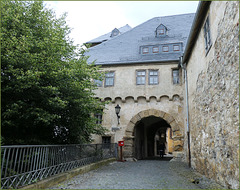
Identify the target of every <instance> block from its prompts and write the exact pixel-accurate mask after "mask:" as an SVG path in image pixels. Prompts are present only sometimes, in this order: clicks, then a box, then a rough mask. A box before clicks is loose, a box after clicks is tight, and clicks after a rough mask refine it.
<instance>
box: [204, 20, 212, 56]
mask: <svg viewBox="0 0 240 190" xmlns="http://www.w3.org/2000/svg"><path fill="white" fill-rule="evenodd" d="M204 39H205V50H206V52H208V51H209V49H210V47H211V45H212V42H211V35H210V27H209V17H207V19H206V22H205V24H204Z"/></svg>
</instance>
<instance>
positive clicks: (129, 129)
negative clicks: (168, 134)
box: [125, 109, 180, 136]
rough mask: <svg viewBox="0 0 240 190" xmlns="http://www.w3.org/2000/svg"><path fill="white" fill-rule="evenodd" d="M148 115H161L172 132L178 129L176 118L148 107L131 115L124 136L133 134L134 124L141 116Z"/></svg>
mask: <svg viewBox="0 0 240 190" xmlns="http://www.w3.org/2000/svg"><path fill="white" fill-rule="evenodd" d="M150 116H155V117H161V118H162V119H164V120H165V121H166V122H167V123H168V124H169V125H170V126H171V128H172V130H173V132H174V131H179V130H180V128H179V124H178V122H177V121H176V119H175V118H174V117H173V116H172V115H171V114H169V113H166V112H164V111H161V110H156V109H148V110H143V111H141V112H139V113H138V114H136V115H135V116H133V117H132V119H131V120H130V122H129V123H128V125H127V129H126V131H125V135H126V136H133V132H134V127H135V125H136V124H137V123H138V122H139V121H140V120H141V119H143V118H146V117H150Z"/></svg>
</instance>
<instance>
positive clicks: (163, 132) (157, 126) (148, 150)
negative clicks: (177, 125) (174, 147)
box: [134, 116, 172, 159]
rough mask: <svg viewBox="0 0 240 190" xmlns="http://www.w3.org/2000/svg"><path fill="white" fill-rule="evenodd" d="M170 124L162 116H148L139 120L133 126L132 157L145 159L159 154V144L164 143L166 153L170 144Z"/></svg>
mask: <svg viewBox="0 0 240 190" xmlns="http://www.w3.org/2000/svg"><path fill="white" fill-rule="evenodd" d="M170 128H171V126H170V125H169V124H168V123H167V122H166V121H165V120H164V119H162V118H159V117H155V116H150V117H146V118H143V119H142V120H140V121H139V122H138V123H137V124H136V126H135V128H134V136H135V139H134V157H135V158H137V159H147V158H153V157H157V156H158V155H159V152H158V150H159V144H160V143H165V145H166V153H168V149H169V146H170V144H168V143H169V139H170V138H171V135H169V134H170V133H171V132H172V131H171V130H169V129H170Z"/></svg>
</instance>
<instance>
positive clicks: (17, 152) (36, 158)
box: [1, 144, 117, 189]
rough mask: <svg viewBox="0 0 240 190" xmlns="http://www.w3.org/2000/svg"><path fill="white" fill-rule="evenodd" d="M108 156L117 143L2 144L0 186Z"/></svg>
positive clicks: (22, 183)
mask: <svg viewBox="0 0 240 190" xmlns="http://www.w3.org/2000/svg"><path fill="white" fill-rule="evenodd" d="M111 157H117V144H88V145H20V146H15V145H14V146H2V147H1V188H2V189H9V188H20V187H23V186H26V185H29V184H32V183H34V182H37V181H39V180H42V179H45V178H47V177H50V176H52V175H56V174H59V173H62V172H65V171H69V170H71V169H74V168H77V167H80V166H83V165H87V164H90V163H93V162H96V161H99V160H103V159H106V158H111Z"/></svg>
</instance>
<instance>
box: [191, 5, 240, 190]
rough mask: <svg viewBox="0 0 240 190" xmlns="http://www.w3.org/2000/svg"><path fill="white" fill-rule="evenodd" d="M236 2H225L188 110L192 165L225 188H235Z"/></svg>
mask: <svg viewBox="0 0 240 190" xmlns="http://www.w3.org/2000/svg"><path fill="white" fill-rule="evenodd" d="M238 9H239V2H238V1H230V2H227V3H226V8H225V12H224V17H223V18H222V20H221V21H220V22H219V23H218V31H217V34H218V36H217V38H216V40H215V43H214V44H212V47H211V48H214V58H213V60H212V61H210V62H209V63H207V64H208V65H207V69H206V70H203V71H202V72H201V73H200V74H199V76H198V80H197V86H196V91H195V96H194V99H193V106H192V107H194V109H193V110H191V111H192V112H191V115H190V119H191V123H190V125H191V143H192V144H191V152H192V165H193V167H194V168H196V169H197V170H198V171H199V172H201V173H202V174H204V175H206V176H207V177H209V178H213V179H215V180H216V181H217V182H219V183H221V184H222V185H224V186H225V187H227V188H230V189H238V188H239V36H238V35H239V26H238V24H239V21H237V22H235V21H236V18H237V17H238V14H239V12H238Z"/></svg>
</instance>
